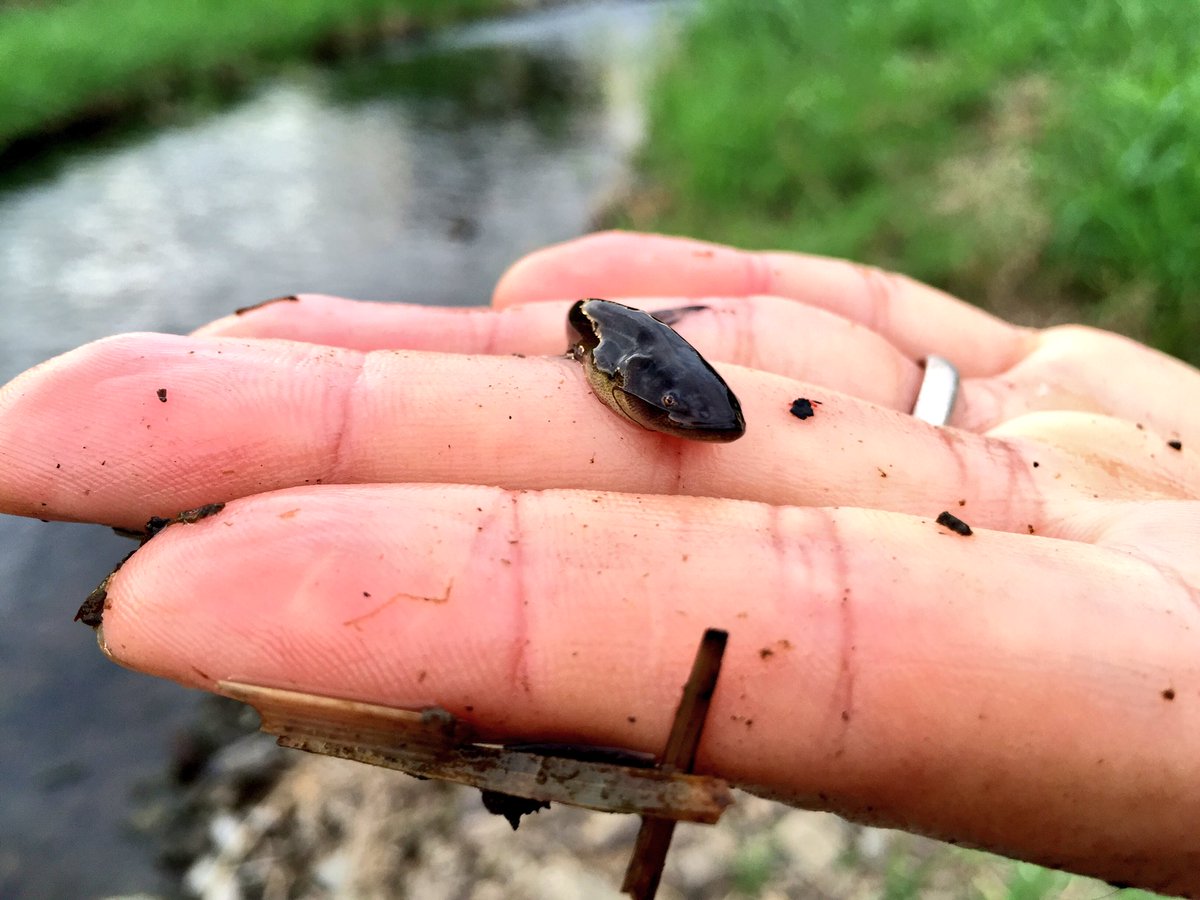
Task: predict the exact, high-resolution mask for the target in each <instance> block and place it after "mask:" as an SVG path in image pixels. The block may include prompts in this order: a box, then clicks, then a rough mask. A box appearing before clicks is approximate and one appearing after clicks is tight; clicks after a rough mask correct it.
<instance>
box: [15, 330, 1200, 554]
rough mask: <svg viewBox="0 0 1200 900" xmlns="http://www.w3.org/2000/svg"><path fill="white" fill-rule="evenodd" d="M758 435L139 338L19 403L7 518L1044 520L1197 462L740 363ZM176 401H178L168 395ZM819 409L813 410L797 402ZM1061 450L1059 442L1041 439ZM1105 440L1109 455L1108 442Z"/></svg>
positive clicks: (501, 376) (1188, 484) (397, 363)
mask: <svg viewBox="0 0 1200 900" xmlns="http://www.w3.org/2000/svg"><path fill="white" fill-rule="evenodd" d="M722 371H723V374H724V375H725V376H726V377H727V379H728V381H729V382H730V384H731V386H732V387H733V389H734V390H735V391H736V392H737V393H738V395H739V396H740V397H741V398H742V405H743V409H744V411H745V413H746V419H747V422H748V423H749V428H748V432H747V435H746V437H745V438H743V439H742V440H740V441H737V442H735V443H733V444H727V445H719V446H714V445H711V444H706V443H700V442H691V441H680V440H677V439H675V438H670V437H666V436H664V435H660V434H657V433H654V432H648V431H645V430H643V429H641V428H639V427H638V426H636V425H633V424H632V423H630V422H628V421H626V420H624V419H622V418H619V417H617V416H615V415H613V414H612V413H610V412H609V411H608V410H606V409H605V408H604V407H603V406H602V405H601V404H600V403H599V402H598V401H597V400H596V398H595V397H593V396H592V395H591V392H590V390H589V389H588V388H587V386H586V383H585V381H584V379H583V377H582V376H581V374H580V372H579V368H578V366H577V364H575V363H574V362H572V361H570V360H567V359H565V358H531V359H518V358H514V357H503V356H469V355H454V354H438V353H421V352H415V351H397V352H377V353H367V354H363V353H360V352H357V351H348V350H342V349H337V348H331V347H319V346H313V345H305V344H298V343H294V342H289V341H245V340H231V339H197V338H183V337H175V336H168V335H154V334H143V335H125V336H121V337H117V338H111V339H108V340H105V341H100V342H97V343H95V344H91V345H88V346H85V347H83V348H80V349H79V350H76V351H73V352H71V353H68V354H66V355H64V356H62V357H59V358H57V359H55V360H51V361H50V362H48V363H45V364H43V365H42V366H40V367H38V368H37V369H34V370H32V371H30V372H27V373H26V374H25V375H23V376H21V377H20V378H18V379H17V380H16V381H14V382H12V383H11V384H9V385H8V386H6V387H5V388H4V389H3V391H0V458H2V459H5V460H6V468H5V471H4V475H3V479H4V481H3V483H2V484H0V511H5V512H11V513H18V514H24V515H34V516H41V517H54V518H66V519H77V520H84V521H99V522H107V523H111V524H115V525H123V526H126V527H134V526H138V525H140V524H141V523H142V522H144V521H145V520H146V519H147V518H148V517H150V516H152V515H162V514H164V513H167V514H169V513H172V512H175V511H178V510H179V509H184V508H188V507H190V506H197V505H200V504H203V503H210V502H214V501H217V500H228V499H232V498H235V497H241V496H246V495H249V494H257V493H262V492H265V491H269V490H275V489H278V488H283V487H289V486H294V485H302V484H314V483H342V484H349V483H391V482H414V481H432V482H458V483H478V484H494V485H499V486H503V487H509V488H552V487H573V488H585V489H601V490H617V491H626V492H643V493H660V494H692V495H697V496H723V497H730V498H735V499H748V500H761V501H765V502H768V503H774V504H787V505H800V506H839V505H840V506H858V507H868V508H877V509H884V510H892V511H897V512H910V513H914V514H919V515H930V514H934V515H936V513H937V512H938V511H939V510H940V509H952V510H954V511H955V512H956V513H959V514H960V515H961V517H963V518H966V519H968V520H969V521H971V522H972V524H978V525H981V526H985V527H989V528H993V529H998V530H1007V531H1025V530H1029V529H1033V530H1040V529H1042V527H1043V525H1044V517H1043V509H1044V508H1045V507H1046V506H1050V507H1053V505H1054V503H1055V502H1056V501H1071V500H1075V499H1078V498H1081V497H1082V498H1088V497H1092V496H1103V497H1106V498H1108V499H1120V498H1145V497H1154V496H1162V497H1176V496H1195V494H1196V493H1197V491H1198V489H1200V471H1197V469H1198V467H1197V461H1196V459H1195V454H1194V453H1193V452H1191V451H1189V452H1171V453H1163V452H1156V451H1159V450H1161V448H1160V447H1159V446H1158V444H1157V441H1156V439H1155V438H1152V437H1151V436H1150V435H1148V434H1147V433H1145V432H1140V431H1137V430H1136V429H1135V428H1134V427H1133V426H1130V425H1127V424H1126V423H1122V422H1120V421H1118V420H1111V419H1104V418H1102V417H1088V421H1089V422H1090V424H1084V425H1079V424H1076V423H1072V424H1071V425H1070V428H1069V429H1068V430H1069V431H1071V432H1072V433H1077V432H1080V431H1081V430H1084V431H1085V430H1087V428H1094V429H1100V430H1101V431H1102V432H1103V440H1097V441H1095V442H1094V443H1091V444H1088V443H1085V444H1083V445H1079V444H1075V443H1072V441H1071V440H1068V439H1064V438H1061V436H1059V437H1054V433H1055V431H1056V429H1058V430H1061V426H1062V420H1061V418H1054V417H1053V416H1052V417H1051V421H1049V422H1045V421H1043V422H1040V423H1036V422H1035V423H1033V424H1032V426H1031V427H1027V428H1025V429H1017V430H1015V431H1014V433H1013V434H1011V435H1009V436H1005V437H986V436H982V435H975V434H971V433H969V432H962V431H958V430H955V429H939V428H934V427H931V426H927V425H924V424H922V423H920V422H917V421H915V420H913V419H912V418H911V417H909V416H907V415H902V414H898V413H895V412H892V411H889V410H886V409H882V408H880V407H878V406H875V405H873V404H870V403H866V402H864V401H861V400H858V399H856V398H854V397H850V396H847V395H844V394H838V393H836V392H833V391H829V390H827V389H824V388H820V387H816V386H813V385H809V384H804V383H802V382H797V381H794V380H791V379H786V378H781V377H779V376H775V375H771V374H768V373H764V372H758V371H754V370H750V369H740V368H737V367H722ZM160 390H161V391H162V392H163V393H159V391H160ZM797 397H808V398H809V399H811V400H814V401H817V404H816V414H815V415H813V416H812V417H811V418H808V419H806V420H803V421H802V420H800V419H798V418H796V417H795V416H792V415H791V414H790V413H789V408H790V406H791V403H792V401H793V400H794V399H795V398H797ZM1046 434H1048V435H1050V436H1051V438H1050V439H1043V437H1042V436H1043V435H1046ZM1094 448H1100V449H1094Z"/></svg>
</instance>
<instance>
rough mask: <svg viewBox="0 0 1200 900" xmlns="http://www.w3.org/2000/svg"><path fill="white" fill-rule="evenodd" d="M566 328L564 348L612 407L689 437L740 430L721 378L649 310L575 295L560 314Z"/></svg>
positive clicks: (738, 411) (729, 436)
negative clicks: (575, 299)
mask: <svg viewBox="0 0 1200 900" xmlns="http://www.w3.org/2000/svg"><path fill="white" fill-rule="evenodd" d="M694 309H696V308H694V307H693V308H689V311H691V310H694ZM664 318H666V316H664ZM676 318H677V317H676ZM567 336H568V339H569V340H570V342H571V346H570V349H569V351H568V352H569V353H570V354H571V355H572V356H573V357H574V358H575V359H577V360H579V362H580V363H582V364H583V370H584V373H585V375H586V376H587V380H588V384H589V385H591V388H592V391H593V392H594V393H595V394H596V396H597V397H599V398H600V400H601V401H603V402H604V403H605V404H606V405H607V406H608V407H609V408H610V409H612V410H613V411H614V412H616V413H617V414H619V415H621V416H624V417H625V418H627V419H630V420H631V421H633V422H636V423H637V424H638V425H641V426H642V427H643V428H648V429H650V430H651V431H660V432H663V433H664V434H669V435H673V436H674V437H681V438H688V439H690V440H696V441H721V442H724V441H735V440H737V439H738V438H740V437H741V436H742V435H743V434H745V433H746V421H745V419H744V418H743V417H742V408H741V406H740V405H739V404H738V401H737V397H735V396H734V395H733V391H731V390H730V389H729V386H728V385H727V384H725V381H724V379H722V378H721V376H720V375H718V374H717V372H716V370H715V369H714V368H713V367H712V366H711V365H709V363H708V361H707V360H706V359H705V358H704V357H703V356H701V355H700V354H699V353H698V352H697V351H696V348H694V347H693V346H692V345H691V344H689V343H688V342H687V341H685V340H684V339H683V338H682V337H680V336H679V334H678V333H677V332H676V331H675V330H674V329H673V328H671V327H670V326H669V325H667V324H665V323H664V322H662V321H660V320H659V319H657V318H655V317H654V316H653V315H651V314H650V313H647V312H643V311H642V310H640V309H633V308H632V307H629V306H624V305H622V304H620V303H613V302H612V301H610V300H596V299H590V300H580V301H578V302H577V303H575V304H574V305H573V306H572V307H571V310H570V312H569V313H568V314H567Z"/></svg>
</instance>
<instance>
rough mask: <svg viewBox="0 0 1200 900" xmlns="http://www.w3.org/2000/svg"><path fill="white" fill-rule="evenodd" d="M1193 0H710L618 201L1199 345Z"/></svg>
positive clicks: (654, 111)
mask: <svg viewBox="0 0 1200 900" xmlns="http://www.w3.org/2000/svg"><path fill="white" fill-rule="evenodd" d="M1196 34H1200V6H1197V5H1196V4H1188V3H1160V2H1157V0H1128V2H1124V3H1121V4H1109V3H1095V4H1081V3H1078V2H1075V0H1036V2H1034V0H1010V2H1001V0H963V2H960V3H955V4H948V3H943V2H941V0H899V2H893V3H879V2H877V0H848V2H846V3H840V4H826V3H820V2H817V0H756V2H755V3H753V4H750V5H747V4H745V3H744V2H742V0H707V2H704V3H703V5H702V11H701V14H700V15H699V16H698V17H697V18H696V19H695V20H694V21H693V22H692V23H691V24H690V25H689V27H688V28H687V29H685V35H684V38H683V41H682V46H681V47H680V48H679V49H678V52H677V53H675V54H674V55H673V57H672V59H671V61H670V62H669V64H668V65H667V68H666V71H665V73H664V74H663V75H662V77H661V78H660V81H659V83H658V85H657V88H656V90H655V92H654V94H653V96H652V98H651V115H650V139H649V141H648V142H647V145H646V149H645V151H644V154H643V158H642V168H643V170H644V172H645V173H646V175H647V176H648V182H649V184H650V185H651V189H650V190H648V191H647V192H646V193H645V194H644V195H643V196H642V198H641V200H640V202H636V203H633V204H631V205H630V206H629V207H628V210H627V212H626V214H625V218H624V220H623V221H624V222H625V223H626V224H633V225H636V226H639V227H648V228H658V229H662V230H669V231H678V232H683V233H688V234H694V235H697V236H702V237H707V238H711V239H713V240H720V241H727V242H731V243H735V244H741V245H744V246H754V247H779V248H788V249H799V250H806V251H811V252H817V253H827V254H832V255H837V256H844V257H849V258H853V259H858V260H861V261H864V262H871V263H875V264H878V265H881V266H885V267H888V268H892V269H897V270H900V271H904V272H907V273H909V274H911V275H914V276H915V277H918V278H921V279H923V280H926V281H929V282H932V283H934V284H937V285H939V286H942V287H945V288H947V289H949V290H951V291H953V292H955V293H957V294H959V295H960V296H964V297H965V298H966V299H969V300H973V301H975V302H979V303H982V304H983V305H989V306H992V307H993V308H996V309H997V310H999V311H1000V312H1002V313H1005V314H1010V315H1014V316H1017V317H1019V318H1022V319H1024V320H1025V321H1030V322H1042V321H1046V320H1054V319H1059V320H1061V319H1063V318H1068V317H1075V316H1082V317H1084V318H1087V319H1089V320H1091V321H1094V322H1097V323H1099V324H1103V325H1107V326H1110V327H1117V328H1120V329H1122V330H1125V331H1127V332H1131V333H1133V334H1135V335H1136V336H1139V337H1143V338H1148V339H1150V340H1152V341H1153V342H1154V343H1156V344H1157V345H1159V346H1161V347H1163V348H1164V349H1167V350H1168V351H1170V352H1172V353H1175V354H1176V355H1179V356H1183V357H1185V358H1188V359H1190V360H1191V361H1193V362H1200V341H1197V340H1196V337H1197V335H1198V334H1200V116H1197V115H1196V113H1195V111H1196V110H1197V109H1200V65H1198V64H1197V57H1196V53H1195V49H1194V47H1195V35H1196Z"/></svg>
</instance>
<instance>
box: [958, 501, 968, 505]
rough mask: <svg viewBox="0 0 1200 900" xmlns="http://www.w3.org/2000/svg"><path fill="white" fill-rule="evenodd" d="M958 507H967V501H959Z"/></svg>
mask: <svg viewBox="0 0 1200 900" xmlns="http://www.w3.org/2000/svg"><path fill="white" fill-rule="evenodd" d="M958 505H959V506H966V505H967V501H966V500H959V501H958Z"/></svg>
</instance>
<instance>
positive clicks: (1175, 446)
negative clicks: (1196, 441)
mask: <svg viewBox="0 0 1200 900" xmlns="http://www.w3.org/2000/svg"><path fill="white" fill-rule="evenodd" d="M1167 446H1168V447H1170V448H1171V449H1172V450H1182V449H1183V441H1167Z"/></svg>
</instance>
